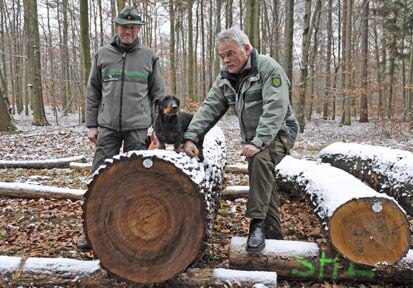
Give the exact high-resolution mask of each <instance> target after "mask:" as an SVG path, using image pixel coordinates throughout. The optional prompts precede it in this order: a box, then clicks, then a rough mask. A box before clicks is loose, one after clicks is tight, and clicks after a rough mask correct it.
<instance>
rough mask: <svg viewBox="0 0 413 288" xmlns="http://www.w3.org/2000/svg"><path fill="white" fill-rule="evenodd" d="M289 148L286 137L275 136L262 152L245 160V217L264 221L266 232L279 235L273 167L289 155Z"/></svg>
mask: <svg viewBox="0 0 413 288" xmlns="http://www.w3.org/2000/svg"><path fill="white" fill-rule="evenodd" d="M290 148H291V144H290V141H289V139H288V137H287V136H277V137H276V138H275V139H274V140H273V141H272V142H271V143H270V145H268V146H267V147H266V148H265V149H264V150H262V151H261V152H258V153H257V154H255V155H254V156H253V157H251V158H247V161H248V176H249V182H250V183H249V184H250V190H249V194H248V203H247V211H246V216H247V217H249V218H255V219H265V226H266V230H267V232H268V231H269V230H270V231H272V233H276V234H277V233H279V234H280V235H282V233H281V224H280V216H279V212H278V201H277V192H278V187H277V184H276V182H275V165H277V164H278V163H279V162H280V161H281V160H282V159H283V158H284V157H285V155H287V154H289V152H290ZM266 234H267V233H266Z"/></svg>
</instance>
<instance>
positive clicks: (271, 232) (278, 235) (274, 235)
mask: <svg viewBox="0 0 413 288" xmlns="http://www.w3.org/2000/svg"><path fill="white" fill-rule="evenodd" d="M265 239H275V240H284V237H283V234H282V232H281V231H279V230H278V229H276V228H275V227H273V226H271V225H267V223H265Z"/></svg>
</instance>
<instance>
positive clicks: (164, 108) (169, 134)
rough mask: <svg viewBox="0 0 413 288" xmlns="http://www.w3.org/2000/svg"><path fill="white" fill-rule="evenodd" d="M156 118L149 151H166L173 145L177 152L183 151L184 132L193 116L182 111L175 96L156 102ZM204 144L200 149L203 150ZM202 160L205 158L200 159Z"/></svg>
mask: <svg viewBox="0 0 413 288" xmlns="http://www.w3.org/2000/svg"><path fill="white" fill-rule="evenodd" d="M155 108H156V118H155V122H154V126H153V132H152V135H151V143H150V144H149V147H148V150H152V149H165V146H166V144H173V146H174V150H175V152H177V153H179V152H181V150H182V144H183V140H184V139H183V137H184V132H185V131H186V129H187V128H188V126H189V123H190V122H191V120H192V114H190V113H186V112H183V111H180V109H179V108H180V101H179V99H178V98H177V97H176V96H174V95H165V96H164V97H162V98H161V99H157V100H156V101H155ZM202 142H203V141H200V142H199V147H200V148H201V149H202ZM200 158H201V160H202V158H203V157H200Z"/></svg>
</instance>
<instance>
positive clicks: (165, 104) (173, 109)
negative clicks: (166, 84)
mask: <svg viewBox="0 0 413 288" xmlns="http://www.w3.org/2000/svg"><path fill="white" fill-rule="evenodd" d="M179 104H180V101H179V99H178V98H177V97H176V96H174V95H165V96H163V97H162V98H161V99H157V100H156V101H155V105H156V106H157V107H158V109H159V113H161V114H164V115H168V116H172V115H176V114H178V112H179Z"/></svg>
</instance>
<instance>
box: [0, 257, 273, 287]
mask: <svg viewBox="0 0 413 288" xmlns="http://www.w3.org/2000/svg"><path fill="white" fill-rule="evenodd" d="M255 284H263V285H266V286H265V287H276V284H277V273H275V272H268V271H254V272H252V271H240V270H231V269H222V268H218V269H188V270H187V271H185V272H184V273H181V274H178V275H177V276H176V277H175V278H173V279H171V280H169V281H168V282H165V283H163V285H162V287H185V288H198V287H253V285H255ZM0 286H1V287H141V286H137V285H132V284H131V283H126V282H124V281H119V279H118V278H117V277H112V276H111V275H110V274H109V273H107V272H106V271H105V270H103V269H101V267H100V263H99V261H98V260H95V261H81V260H74V259H67V258H34V257H30V258H27V259H23V258H20V257H10V256H0ZM145 287H150V286H145Z"/></svg>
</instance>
